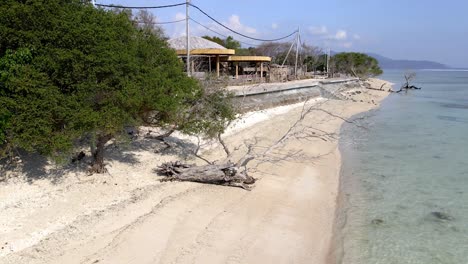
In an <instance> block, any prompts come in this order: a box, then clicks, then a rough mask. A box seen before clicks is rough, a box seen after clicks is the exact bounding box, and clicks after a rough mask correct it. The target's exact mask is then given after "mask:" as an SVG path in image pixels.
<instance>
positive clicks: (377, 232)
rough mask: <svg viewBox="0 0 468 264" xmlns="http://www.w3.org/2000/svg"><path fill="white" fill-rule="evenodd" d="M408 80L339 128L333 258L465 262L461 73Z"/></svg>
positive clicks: (466, 136)
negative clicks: (402, 89)
mask: <svg viewBox="0 0 468 264" xmlns="http://www.w3.org/2000/svg"><path fill="white" fill-rule="evenodd" d="M380 78H382V79H386V80H389V81H391V82H394V83H395V84H396V85H395V86H396V87H399V86H400V85H401V83H402V80H403V75H402V72H399V71H389V72H386V73H385V74H384V75H383V76H381V77H380ZM415 84H416V85H417V86H422V87H423V89H422V90H419V91H410V92H409V93H406V94H405V93H403V94H392V95H390V96H389V97H388V98H387V99H386V100H385V101H384V102H383V104H382V106H381V108H379V109H378V110H375V111H372V112H368V113H365V115H368V118H366V119H365V120H364V121H361V122H364V123H365V125H366V126H367V127H368V129H362V128H359V127H356V126H353V125H346V126H344V127H343V133H344V136H343V138H342V140H341V145H340V147H341V150H342V155H343V167H342V175H341V177H342V181H341V196H342V197H341V198H342V199H341V200H342V203H341V205H340V208H339V211H338V217H337V223H338V225H337V227H338V229H337V235H338V240H337V241H338V245H339V246H338V248H340V250H337V252H338V253H339V255H341V256H342V258H341V259H340V260H339V261H338V262H339V263H353V264H354V263H359V264H361V263H372V264H375V263H385V264H386V263H421V264H423V263H424V264H430V263H454V264H460V263H468V72H462V71H459V72H451V71H418V72H417V79H416V80H415ZM340 246H341V247H340Z"/></svg>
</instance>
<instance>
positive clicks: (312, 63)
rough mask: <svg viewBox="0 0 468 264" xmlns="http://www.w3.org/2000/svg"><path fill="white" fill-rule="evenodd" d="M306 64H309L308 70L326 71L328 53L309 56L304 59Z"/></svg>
mask: <svg viewBox="0 0 468 264" xmlns="http://www.w3.org/2000/svg"><path fill="white" fill-rule="evenodd" d="M304 65H306V66H307V70H308V71H322V72H324V71H326V69H327V55H325V54H321V55H319V56H307V57H306V58H305V59H304Z"/></svg>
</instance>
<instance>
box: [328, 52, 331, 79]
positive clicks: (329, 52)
mask: <svg viewBox="0 0 468 264" xmlns="http://www.w3.org/2000/svg"><path fill="white" fill-rule="evenodd" d="M330 53H331V50H330V48H328V52H327V77H328V78H330V55H331V54H330Z"/></svg>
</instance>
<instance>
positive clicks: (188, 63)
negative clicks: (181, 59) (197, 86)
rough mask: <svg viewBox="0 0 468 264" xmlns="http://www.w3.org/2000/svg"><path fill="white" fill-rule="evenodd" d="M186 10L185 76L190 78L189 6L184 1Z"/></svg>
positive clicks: (188, 1) (187, 1)
mask: <svg viewBox="0 0 468 264" xmlns="http://www.w3.org/2000/svg"><path fill="white" fill-rule="evenodd" d="M185 5H186V8H185V30H186V32H185V34H186V38H187V39H186V42H187V43H186V45H187V75H188V76H190V75H191V74H190V29H189V26H190V23H189V5H190V0H186V3H185Z"/></svg>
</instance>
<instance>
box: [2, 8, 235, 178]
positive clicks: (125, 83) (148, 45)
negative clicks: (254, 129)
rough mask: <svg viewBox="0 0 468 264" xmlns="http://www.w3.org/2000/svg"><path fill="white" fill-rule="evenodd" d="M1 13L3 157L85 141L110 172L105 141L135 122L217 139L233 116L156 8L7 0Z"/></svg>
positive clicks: (52, 152) (61, 150)
mask: <svg viewBox="0 0 468 264" xmlns="http://www.w3.org/2000/svg"><path fill="white" fill-rule="evenodd" d="M0 14H1V15H0V106H1V107H0V158H6V157H9V156H11V155H13V153H15V152H16V151H15V150H18V149H21V150H26V151H29V152H36V153H40V154H43V155H48V156H51V157H54V158H56V159H60V158H64V157H65V158H66V157H69V156H70V155H71V154H72V153H73V152H74V151H75V150H76V149H77V148H81V147H82V146H83V144H86V145H88V146H89V147H90V149H91V153H92V156H93V163H92V164H91V169H90V170H91V171H92V172H97V173H101V172H104V171H105V167H104V156H105V155H104V150H105V145H106V144H107V143H108V142H109V141H111V140H116V141H119V140H121V139H125V138H126V137H127V136H128V135H127V134H126V132H125V131H126V128H127V127H129V126H139V125H148V126H156V127H161V128H167V129H168V130H169V131H174V130H176V129H177V130H180V131H182V132H184V133H188V134H197V135H204V136H208V137H214V136H216V135H218V134H219V133H220V132H222V131H223V130H224V128H225V126H226V124H227V123H228V122H229V121H230V120H232V119H234V114H235V113H234V109H233V107H232V104H231V103H230V97H229V95H228V94H226V92H224V91H223V90H219V89H203V88H202V87H201V85H200V84H199V83H198V81H196V80H195V79H192V78H189V77H187V76H186V74H185V73H184V72H183V65H182V63H181V61H180V60H179V59H178V58H177V55H176V53H175V52H174V51H173V50H172V49H170V48H169V47H168V45H167V42H166V41H165V39H164V37H163V36H162V35H163V33H162V31H161V30H159V29H158V28H157V27H154V24H153V23H152V22H153V18H152V17H151V16H150V15H149V14H147V13H146V14H145V13H139V14H138V15H137V16H133V15H132V14H131V12H130V11H128V10H124V11H122V10H104V9H100V8H94V7H93V6H92V5H91V4H90V3H89V1H83V0H47V1H44V0H28V1H14V0H4V1H2V2H1V3H0ZM140 22H141V23H140Z"/></svg>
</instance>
